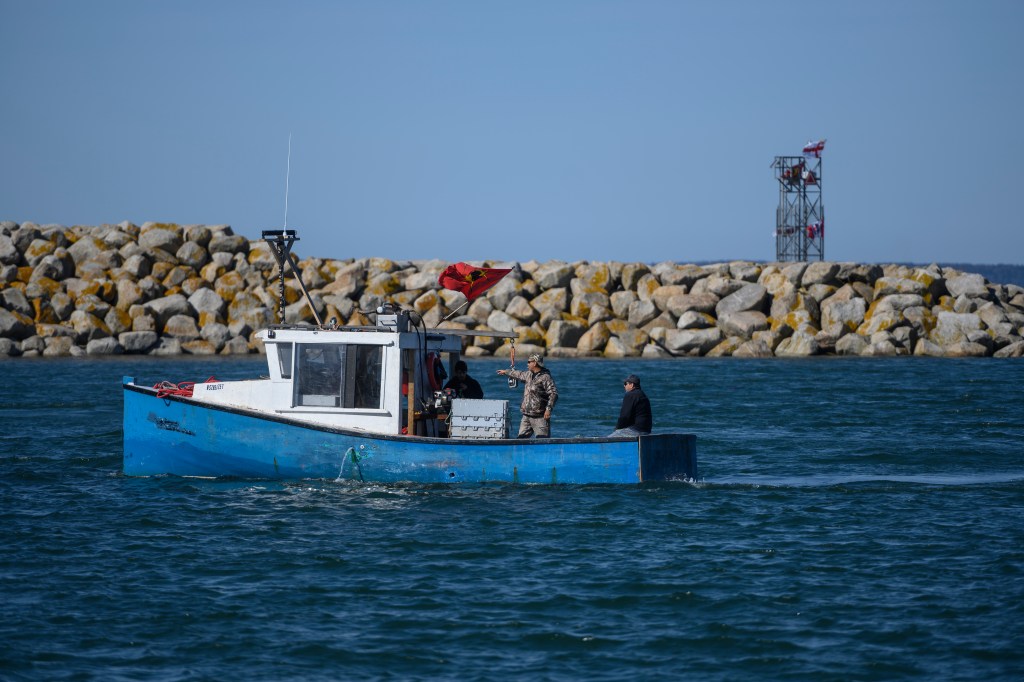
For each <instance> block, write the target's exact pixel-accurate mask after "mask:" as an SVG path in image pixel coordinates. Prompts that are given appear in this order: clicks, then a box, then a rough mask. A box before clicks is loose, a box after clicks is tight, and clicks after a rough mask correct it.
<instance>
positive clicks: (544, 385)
mask: <svg viewBox="0 0 1024 682" xmlns="http://www.w3.org/2000/svg"><path fill="white" fill-rule="evenodd" d="M498 374H502V375H504V376H510V377H513V378H515V379H518V380H519V381H522V382H523V404H522V405H520V406H519V411H520V412H522V413H523V419H522V421H520V422H519V435H518V436H517V438H529V437H530V436H532V435H534V434H537V438H549V437H550V436H551V409H552V408H553V407H554V406H555V402H556V401H557V400H558V389H557V388H555V380H554V379H553V378H551V372H549V371H548V370H546V369H545V368H544V358H542V357H541V356H540V355H538V354H536V353H534V354H533V355H531V356H530V357H529V359H528V360H527V361H526V371H525V372H523V371H520V370H516V369H499V370H498Z"/></svg>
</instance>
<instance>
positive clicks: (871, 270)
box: [0, 222, 1024, 357]
mask: <svg viewBox="0 0 1024 682" xmlns="http://www.w3.org/2000/svg"><path fill="white" fill-rule="evenodd" d="M447 265H448V263H447V262H444V261H440V260H422V261H392V260H388V259H386V258H361V259H347V260H335V259H328V258H311V257H307V258H303V259H301V260H299V266H300V268H301V277H302V281H303V283H304V284H305V286H306V288H307V289H308V290H309V291H310V294H311V297H312V299H313V301H314V304H315V305H316V306H317V307H318V310H319V311H320V313H321V315H322V316H323V319H325V320H329V319H331V318H335V319H337V321H338V323H339V324H343V325H346V324H347V325H361V324H370V318H369V314H370V311H373V310H375V309H376V308H377V306H379V305H380V304H382V303H385V302H392V303H395V304H397V305H399V306H401V307H402V308H408V309H413V310H415V311H416V312H418V313H419V314H420V315H421V316H422V318H423V321H424V323H425V324H426V326H428V327H434V326H437V325H440V326H441V327H453V328H460V329H475V330H483V331H488V330H496V331H514V332H516V333H517V334H518V340H517V341H516V348H517V351H518V352H519V353H520V355H523V354H527V353H532V352H540V353H544V354H546V355H549V356H555V357H591V356H604V357H635V356H643V357H678V356H712V357H713V356H733V357H772V356H776V357H800V356H812V355H876V356H899V355H928V356H941V357H967V356H971V357H973V356H978V357H983V356H995V357H1021V356H1024V340H1022V335H1024V287H1020V286H1016V285H1013V284H1009V285H1001V284H995V283H991V282H989V281H987V280H986V279H985V278H984V277H982V276H981V275H979V274H973V273H967V272H961V271H958V270H955V269H952V268H943V267H940V266H938V265H930V266H928V267H910V266H902V265H868V264H858V263H834V262H811V263H754V262H748V261H734V262H729V263H717V264H713V265H696V264H678V263H672V262H664V263H658V264H656V265H649V264H644V263H616V262H609V263H596V262H577V263H564V262H559V261H551V262H544V263H540V262H536V261H530V262H525V263H505V262H488V263H484V265H489V266H494V267H511V268H513V272H512V273H510V274H509V275H508V276H506V277H505V278H504V279H503V280H502V281H501V282H499V283H498V284H497V285H496V286H494V287H493V288H492V289H490V290H489V291H488V292H487V293H486V294H485V295H484V296H482V297H480V298H478V299H477V300H475V301H473V303H472V304H470V305H469V306H467V307H464V308H462V309H461V310H459V307H460V306H461V305H462V304H463V303H464V302H465V298H464V297H463V295H462V294H459V293H457V292H453V291H448V290H445V289H440V288H439V287H438V284H437V276H438V274H440V272H441V271H442V270H443V269H444V268H445V267H446V266H447ZM278 277H279V271H278V266H277V262H276V260H275V259H274V256H273V254H272V253H271V250H270V248H269V246H268V245H267V244H266V243H264V242H263V241H261V240H256V241H252V240H249V239H247V238H246V237H244V236H242V235H237V234H235V233H234V231H233V230H232V229H231V228H230V227H229V226H227V225H176V224H168V223H145V224H143V225H141V226H137V225H134V224H132V223H129V222H123V223H120V224H118V225H101V226H73V227H65V226H61V225H42V226H40V225H36V224H33V223H22V224H17V223H13V222H3V223H0V356H40V355H43V356H61V355H84V354H89V355H110V354H118V353H146V354H159V355H168V354H174V355H176V354H181V353H189V354H217V353H220V354H243V353H254V352H262V350H263V349H262V346H261V344H260V343H259V341H258V339H256V338H255V337H254V334H255V332H257V331H258V330H260V329H262V328H263V327H265V326H267V325H269V324H272V323H274V322H275V321H276V319H275V315H276V312H275V311H276V309H277V305H278V303H277V301H278V287H279V279H278ZM285 281H286V287H285V298H286V302H287V304H288V305H287V308H286V311H285V318H286V320H285V321H286V322H287V323H289V324H300V323H312V321H313V316H312V314H311V312H310V311H309V309H308V306H307V305H306V304H305V302H304V300H303V298H302V294H301V290H300V289H299V287H298V285H297V284H296V283H295V282H294V280H293V279H292V278H291V277H290V273H289V277H287V278H286V280H285ZM456 311H457V312H456ZM452 313H456V315H455V316H453V317H451V319H448V320H445V319H444V318H445V317H446V316H448V315H450V314H452ZM467 343H468V344H469V345H468V346H467V347H466V349H465V352H466V355H468V356H470V357H473V356H485V355H508V353H509V349H510V346H509V344H508V343H504V342H503V340H502V339H498V338H494V337H488V336H478V337H473V338H469V339H467Z"/></svg>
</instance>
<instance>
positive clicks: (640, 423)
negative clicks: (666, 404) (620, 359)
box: [611, 374, 651, 437]
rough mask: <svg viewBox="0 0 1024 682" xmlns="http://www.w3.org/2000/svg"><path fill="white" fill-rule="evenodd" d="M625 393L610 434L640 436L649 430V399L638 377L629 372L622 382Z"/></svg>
mask: <svg viewBox="0 0 1024 682" xmlns="http://www.w3.org/2000/svg"><path fill="white" fill-rule="evenodd" d="M622 386H623V387H624V388H625V389H626V395H625V396H623V398H622V409H621V410H620V411H619V421H617V422H615V431H614V432H612V434H611V435H612V436H631V437H633V436H640V435H643V434H648V433H650V432H651V401H650V400H648V399H647V394H645V393H644V390H643V389H642V388H640V377H638V376H637V375H635V374H630V375H629V376H628V377H626V380H625V381H623V382H622Z"/></svg>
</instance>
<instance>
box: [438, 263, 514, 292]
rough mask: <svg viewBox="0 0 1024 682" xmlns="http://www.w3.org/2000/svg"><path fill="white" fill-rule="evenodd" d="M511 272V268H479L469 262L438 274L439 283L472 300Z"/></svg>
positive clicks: (453, 266)
mask: <svg viewBox="0 0 1024 682" xmlns="http://www.w3.org/2000/svg"><path fill="white" fill-rule="evenodd" d="M510 272H512V270H511V269H504V268H478V267H476V266H474V265H469V264H467V263H456V264H455V265H449V266H448V267H447V268H445V269H444V272H442V273H441V274H440V275H439V276H438V278H437V283H438V284H440V285H441V286H443V287H444V288H445V289H451V290H452V291H461V292H462V293H464V294H465V295H466V298H467V299H469V300H470V301H472V300H473V299H474V298H476V297H477V296H479V295H480V294H482V293H484V292H485V291H487V290H488V289H490V288H491V287H493V286H494V285H495V284H497V283H498V281H499V280H500V279H501V278H502V277H504V276H505V275H507V274H508V273H510Z"/></svg>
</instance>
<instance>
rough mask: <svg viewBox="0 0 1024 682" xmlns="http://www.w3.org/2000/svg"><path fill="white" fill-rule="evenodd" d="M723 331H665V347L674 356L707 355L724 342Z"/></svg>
mask: <svg viewBox="0 0 1024 682" xmlns="http://www.w3.org/2000/svg"><path fill="white" fill-rule="evenodd" d="M722 338H723V337H722V330H721V329H718V328H717V327H711V328H710V329H671V330H666V331H665V341H664V343H665V347H666V348H667V349H668V350H669V352H671V353H672V354H673V355H706V354H707V353H708V351H710V350H711V349H712V348H714V347H715V346H717V345H718V344H719V343H721V342H722Z"/></svg>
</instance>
